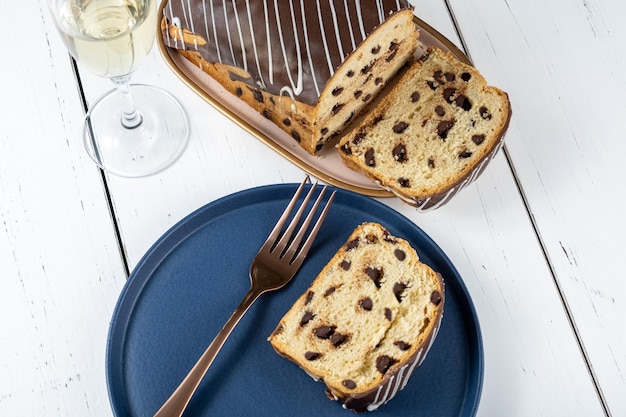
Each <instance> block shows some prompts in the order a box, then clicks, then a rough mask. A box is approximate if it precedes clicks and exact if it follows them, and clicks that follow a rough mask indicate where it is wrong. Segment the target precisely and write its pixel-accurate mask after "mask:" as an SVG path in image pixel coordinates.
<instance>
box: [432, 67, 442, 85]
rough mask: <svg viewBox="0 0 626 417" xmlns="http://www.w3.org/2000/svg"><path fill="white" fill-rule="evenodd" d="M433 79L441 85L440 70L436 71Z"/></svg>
mask: <svg viewBox="0 0 626 417" xmlns="http://www.w3.org/2000/svg"><path fill="white" fill-rule="evenodd" d="M433 78H434V79H435V80H436V81H437V82H438V83H439V84H443V82H444V81H443V72H441V70H437V71H435V72H434V73H433Z"/></svg>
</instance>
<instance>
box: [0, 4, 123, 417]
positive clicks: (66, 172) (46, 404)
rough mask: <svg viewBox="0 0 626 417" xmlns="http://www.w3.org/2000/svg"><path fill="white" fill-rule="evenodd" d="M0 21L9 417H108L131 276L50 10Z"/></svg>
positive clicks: (1, 369) (0, 388) (3, 353)
mask: <svg viewBox="0 0 626 417" xmlns="http://www.w3.org/2000/svg"><path fill="white" fill-rule="evenodd" d="M0 10H3V11H5V13H3V15H4V17H5V18H4V21H3V24H2V25H0V38H1V39H3V45H4V46H3V48H4V49H3V50H4V53H5V62H4V64H3V70H2V77H0V92H1V93H2V100H0V118H1V123H0V317H2V319H1V320H0V335H1V337H2V343H0V415H6V416H9V415H24V416H44V415H68V416H69V415H75V416H79V415H81V416H87V415H107V414H108V413H107V410H108V398H107V390H106V383H105V376H104V367H103V363H104V356H105V344H106V335H107V328H108V322H109V319H110V317H111V313H112V310H113V306H114V303H115V301H116V298H117V294H118V293H119V290H120V288H121V286H122V284H123V283H124V281H125V276H124V270H123V268H122V263H121V257H120V253H119V250H118V245H117V241H116V238H115V235H114V233H113V228H112V222H111V216H110V213H109V211H108V209H107V204H106V200H105V198H104V193H103V184H102V180H101V176H100V174H99V171H98V170H97V169H96V168H95V167H94V165H93V164H92V162H91V161H90V160H89V159H88V158H87V157H86V155H85V153H84V150H83V147H82V142H81V140H80V129H81V124H82V120H81V119H82V108H81V105H80V102H79V101H78V94H77V90H76V85H75V80H74V77H73V75H72V71H71V68H70V66H69V59H68V55H67V52H66V49H65V47H64V46H63V45H62V44H61V41H60V38H59V37H58V35H57V33H56V32H55V31H54V28H53V26H52V22H51V21H50V18H49V16H48V14H47V9H46V1H44V0H42V1H39V2H37V1H35V2H32V1H29V2H17V3H16V2H9V1H5V0H0ZM9 10H10V11H11V12H9Z"/></svg>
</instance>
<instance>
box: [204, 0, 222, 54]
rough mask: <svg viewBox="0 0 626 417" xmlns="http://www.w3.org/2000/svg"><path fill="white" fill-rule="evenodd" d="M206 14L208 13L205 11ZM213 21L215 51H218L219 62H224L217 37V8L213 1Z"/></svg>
mask: <svg viewBox="0 0 626 417" xmlns="http://www.w3.org/2000/svg"><path fill="white" fill-rule="evenodd" d="M205 13H206V11H205ZM211 21H212V22H213V35H214V36H215V38H214V39H215V50H216V51H217V61H218V62H222V54H221V53H220V45H219V42H218V37H217V25H216V24H215V8H214V7H213V0H211Z"/></svg>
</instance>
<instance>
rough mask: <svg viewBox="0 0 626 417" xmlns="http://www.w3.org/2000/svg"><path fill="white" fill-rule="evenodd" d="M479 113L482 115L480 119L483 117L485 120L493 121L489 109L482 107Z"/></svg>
mask: <svg viewBox="0 0 626 417" xmlns="http://www.w3.org/2000/svg"><path fill="white" fill-rule="evenodd" d="M478 113H480V117H482V118H483V119H485V120H491V113H489V109H487V107H485V106H482V107H481V108H480V109H479V110H478Z"/></svg>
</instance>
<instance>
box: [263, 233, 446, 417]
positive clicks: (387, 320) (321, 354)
mask: <svg viewBox="0 0 626 417" xmlns="http://www.w3.org/2000/svg"><path fill="white" fill-rule="evenodd" d="M443 305H444V284H443V280H442V278H441V276H440V275H439V274H438V273H436V272H434V271H433V270H432V269H431V268H430V267H428V266H427V265H425V264H423V263H421V262H420V261H419V258H418V255H417V253H416V252H415V250H414V249H413V248H412V247H411V246H410V244H409V243H408V242H407V241H405V240H403V239H400V238H397V237H393V236H391V235H390V234H389V232H388V231H387V230H386V229H385V228H384V227H383V226H381V225H380V224H377V223H364V224H362V225H360V226H358V227H357V228H356V229H355V230H354V232H353V233H352V234H351V235H350V237H349V238H348V240H347V242H346V243H345V244H344V245H343V246H342V247H341V248H340V249H339V250H338V251H337V253H336V254H335V255H334V256H333V258H332V259H331V260H330V262H329V263H328V264H327V265H326V266H325V267H324V269H323V270H322V271H321V273H320V274H319V275H318V276H317V278H316V279H315V280H314V281H313V283H312V285H311V287H310V288H309V289H308V290H307V291H306V292H305V293H304V294H302V296H301V297H300V298H299V299H298V300H297V301H296V302H295V303H294V304H293V306H292V307H291V309H290V310H289V311H288V312H287V313H286V314H285V316H284V317H283V318H282V319H281V321H280V323H279V324H278V326H277V327H276V329H275V330H274V332H273V333H272V334H271V336H270V337H269V341H270V343H271V344H272V346H273V347H274V349H275V350H276V351H277V352H278V353H279V354H280V355H282V356H284V357H286V358H288V359H290V360H291V361H293V362H294V363H296V364H297V365H298V366H300V367H301V368H302V369H303V370H304V371H306V372H307V373H308V374H309V375H311V376H312V377H313V378H315V379H316V380H321V381H323V382H324V383H325V384H326V386H327V394H328V396H329V398H331V399H333V400H338V401H340V402H341V403H342V404H343V406H344V407H345V408H348V409H351V410H353V411H357V412H361V411H372V410H375V409H376V408H378V407H379V406H381V405H382V404H384V403H386V402H387V401H389V400H390V399H391V398H393V397H394V396H395V395H396V394H397V393H398V391H400V390H401V389H403V388H404V387H405V386H406V384H407V381H408V380H409V378H410V377H411V375H412V374H413V371H414V370H415V368H416V367H417V366H419V365H420V363H421V362H422V361H423V360H424V358H425V356H426V353H427V352H428V350H429V348H430V346H431V345H432V343H433V341H434V339H435V336H436V334H437V331H438V329H439V325H440V321H441V317H442V314H443Z"/></svg>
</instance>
